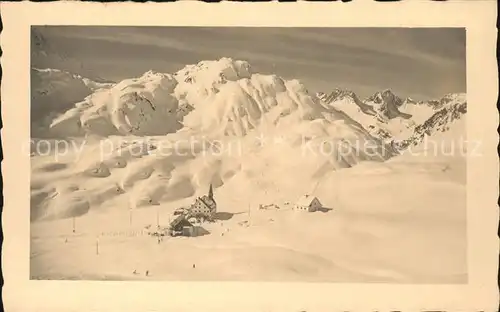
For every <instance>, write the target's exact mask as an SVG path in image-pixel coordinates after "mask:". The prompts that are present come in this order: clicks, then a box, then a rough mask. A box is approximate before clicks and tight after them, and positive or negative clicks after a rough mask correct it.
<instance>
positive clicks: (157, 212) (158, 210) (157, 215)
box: [156, 207, 160, 229]
mask: <svg viewBox="0 0 500 312" xmlns="http://www.w3.org/2000/svg"><path fill="white" fill-rule="evenodd" d="M156 226H157V228H158V229H159V228H160V208H158V207H156Z"/></svg>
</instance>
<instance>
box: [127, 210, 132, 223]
mask: <svg viewBox="0 0 500 312" xmlns="http://www.w3.org/2000/svg"><path fill="white" fill-rule="evenodd" d="M128 211H129V223H130V226H132V207H130V208H129V209H128Z"/></svg>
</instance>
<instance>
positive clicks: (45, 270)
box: [30, 58, 467, 283]
mask: <svg viewBox="0 0 500 312" xmlns="http://www.w3.org/2000/svg"><path fill="white" fill-rule="evenodd" d="M391 94H392V93H391ZM372 101H379V97H374V98H373V99H372ZM379 102H380V103H371V102H370V103H371V104H368V102H362V101H360V100H359V99H358V98H357V96H356V95H355V94H354V93H352V92H347V91H340V90H336V91H335V92H334V94H333V93H332V94H331V95H329V96H326V95H324V94H320V95H319V97H318V96H316V95H311V94H309V92H308V91H307V89H306V88H305V86H304V85H303V84H302V83H300V82H299V81H297V80H284V79H282V78H280V77H278V76H275V75H262V74H258V73H255V72H253V71H252V68H251V66H250V65H249V64H248V63H247V62H243V61H235V60H231V59H228V58H222V59H220V60H215V61H202V62H199V63H198V64H195V65H188V66H186V67H185V68H183V69H181V70H180V71H178V72H176V73H172V74H166V73H157V72H153V71H148V72H146V73H145V74H144V75H142V76H140V77H137V78H135V79H127V80H124V81H121V82H119V83H117V84H116V85H113V86H111V87H106V88H100V89H96V90H94V92H93V93H91V94H90V95H88V96H87V97H85V96H84V97H83V98H80V99H78V100H76V101H75V103H74V106H73V107H71V108H69V109H68V110H67V111H65V112H64V114H62V115H61V116H59V117H57V118H55V119H54V120H53V121H52V124H51V130H52V133H53V134H59V135H61V136H63V135H64V136H75V137H76V138H73V140H72V141H71V142H72V143H73V144H74V146H73V148H72V149H71V150H69V151H68V152H67V153H65V154H64V155H59V154H57V155H56V154H53V153H52V154H48V155H37V154H36V153H35V154H34V155H33V156H32V157H31V168H32V176H31V219H32V225H31V255H30V258H31V261H30V272H31V277H32V278H35V279H82V278H83V279H98V280H105V279H114V280H137V279H158V280H165V279H167V280H240V281H241V280H254V281H255V280H266V281H322V282H326V281H328V282H365V283H366V282H367V281H370V282H393V283H394V282H401V283H466V282H467V265H466V244H464V241H466V232H465V229H466V227H465V221H466V218H465V216H466V215H465V213H466V209H465V195H466V192H465V182H466V181H465V165H466V162H465V158H464V157H463V155H461V154H458V153H457V154H453V156H452V157H449V156H447V155H443V153H442V151H441V150H440V149H439V150H438V152H439V153H438V154H436V156H435V157H427V155H422V154H421V153H420V154H416V153H413V148H412V149H410V148H408V147H409V146H410V145H408V146H406V150H405V152H403V153H402V155H396V153H394V150H392V149H391V148H388V147H387V146H385V145H384V143H383V142H382V138H384V137H383V136H381V135H380V134H377V133H376V132H374V129H370V127H369V126H370V125H373V126H374V128H375V126H376V127H377V128H376V129H377V130H383V131H386V132H387V133H388V137H387V139H388V140H389V141H390V140H394V133H402V132H403V130H404V131H407V132H405V136H406V135H408V136H407V138H409V137H412V138H414V140H412V141H411V143H412V144H416V145H412V147H413V146H414V147H415V150H417V151H422V150H424V151H426V150H428V148H427V147H426V146H425V145H424V144H423V143H425V141H422V140H420V139H421V137H422V134H425V133H430V134H429V135H428V136H429V137H432V138H433V139H434V140H435V141H437V142H440V141H442V140H444V139H447V140H450V141H447V142H454V140H455V139H457V138H459V137H461V135H462V134H463V133H464V131H465V118H463V115H464V113H465V109H466V107H465V106H464V105H466V104H464V103H465V98H464V97H463V96H462V95H449V96H446V97H445V98H444V99H443V100H440V101H438V102H436V103H435V102H432V103H430V104H429V105H427V104H422V103H415V102H414V101H412V100H411V99H407V100H405V101H402V100H400V98H397V97H395V96H393V95H390V94H389V93H387V92H385V96H384V92H382V93H380V101H379ZM429 108H430V109H429ZM405 114H411V115H412V116H413V115H415V116H418V118H417V119H416V120H417V121H418V125H417V122H416V121H414V120H413V119H412V118H410V119H408V118H406V115H405ZM427 114H429V116H427ZM411 121H413V122H415V124H411V123H410V122H411ZM442 130H444V132H442ZM396 131H399V132H396ZM384 139H385V138H384ZM451 148H453V149H454V150H456V151H460V150H463V149H461V148H455V146H451ZM211 183H212V184H213V186H214V191H215V197H216V200H217V204H218V212H219V214H218V221H217V222H215V223H204V224H202V226H203V229H204V234H203V235H202V236H199V237H190V238H186V237H177V238H165V240H166V241H164V242H161V243H158V242H157V241H156V240H154V239H152V238H151V237H149V236H148V235H147V234H145V233H144V229H145V227H147V226H152V225H153V226H154V225H156V222H158V223H159V224H161V225H166V224H167V223H168V222H169V220H170V217H171V214H172V212H173V211H174V210H175V209H177V208H179V207H184V206H186V205H189V204H191V203H192V202H193V200H194V197H195V196H198V195H201V194H206V192H207V191H208V186H209V184H211ZM305 193H308V194H313V195H314V196H318V198H320V201H321V202H322V204H323V206H324V207H325V208H327V209H325V210H324V211H321V212H317V213H310V214H309V213H300V212H297V211H292V210H291V209H290V208H291V206H292V205H293V204H294V203H295V202H296V200H298V198H300V197H301V196H302V195H303V194H305ZM423 199H424V200H423ZM271 204H272V205H271ZM260 205H266V206H267V205H269V206H268V207H270V208H267V209H259V206H260ZM73 226H74V228H75V233H73V231H72V230H73ZM97 245H98V248H97V249H98V251H99V253H98V254H97V253H96V250H97V249H96V247H97ZM353 246H355V248H353ZM131 250H133V253H131ZM214 250H215V251H216V252H213V251H214ZM208 251H210V252H208ZM132 255H133V256H132ZM429 255H432V256H429ZM186 259H190V261H186ZM191 260H192V261H191ZM193 264H196V268H194V267H193V266H192V265H193ZM221 268H224V269H221ZM146 270H147V271H148V272H149V275H148V276H146V275H145V271H146ZM134 271H136V272H138V274H134V273H132V272H134Z"/></svg>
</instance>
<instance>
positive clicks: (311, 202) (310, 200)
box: [294, 194, 322, 212]
mask: <svg viewBox="0 0 500 312" xmlns="http://www.w3.org/2000/svg"><path fill="white" fill-rule="evenodd" d="M321 206H322V205H321V202H320V201H319V199H318V198H317V197H315V196H311V195H309V194H306V195H304V196H302V197H301V198H299V200H298V201H297V203H296V204H295V207H294V208H295V210H302V211H307V212H314V211H318V210H320V209H321Z"/></svg>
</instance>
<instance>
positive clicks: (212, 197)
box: [208, 183, 214, 199]
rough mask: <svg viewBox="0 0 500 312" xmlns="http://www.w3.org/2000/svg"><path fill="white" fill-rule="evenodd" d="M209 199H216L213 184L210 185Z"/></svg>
mask: <svg viewBox="0 0 500 312" xmlns="http://www.w3.org/2000/svg"><path fill="white" fill-rule="evenodd" d="M208 198H210V199H214V190H213V188H212V183H210V189H209V190H208Z"/></svg>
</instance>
